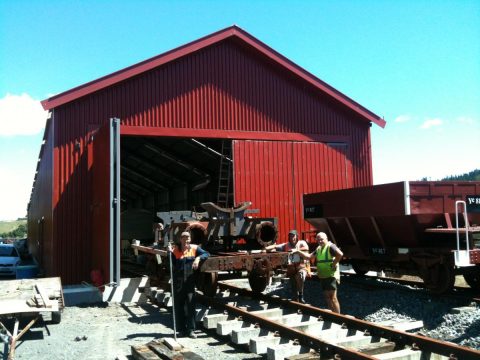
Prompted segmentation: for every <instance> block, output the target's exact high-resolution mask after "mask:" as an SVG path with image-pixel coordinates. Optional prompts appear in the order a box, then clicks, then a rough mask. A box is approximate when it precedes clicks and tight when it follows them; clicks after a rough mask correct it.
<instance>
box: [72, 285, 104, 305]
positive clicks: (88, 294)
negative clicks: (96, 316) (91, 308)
mask: <svg viewBox="0 0 480 360" xmlns="http://www.w3.org/2000/svg"><path fill="white" fill-rule="evenodd" d="M63 299H64V301H65V306H77V305H82V304H95V303H101V302H102V301H103V300H102V293H101V292H100V290H98V288H96V287H95V286H89V285H66V286H63Z"/></svg>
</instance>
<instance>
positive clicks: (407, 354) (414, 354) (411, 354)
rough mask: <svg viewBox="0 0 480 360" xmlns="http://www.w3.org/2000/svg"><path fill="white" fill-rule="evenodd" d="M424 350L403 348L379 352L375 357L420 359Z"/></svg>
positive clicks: (382, 358)
mask: <svg viewBox="0 0 480 360" xmlns="http://www.w3.org/2000/svg"><path fill="white" fill-rule="evenodd" d="M421 356H422V352H421V351H418V350H412V349H403V350H398V351H392V352H389V353H384V354H378V355H375V356H374V357H375V358H376V359H380V360H420V359H421Z"/></svg>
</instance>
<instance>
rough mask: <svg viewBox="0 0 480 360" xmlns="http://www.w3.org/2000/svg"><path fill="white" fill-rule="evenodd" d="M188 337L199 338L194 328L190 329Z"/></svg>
mask: <svg viewBox="0 0 480 360" xmlns="http://www.w3.org/2000/svg"><path fill="white" fill-rule="evenodd" d="M188 337H189V338H190V339H196V338H197V334H195V333H194V332H193V330H190V331H189V332H188Z"/></svg>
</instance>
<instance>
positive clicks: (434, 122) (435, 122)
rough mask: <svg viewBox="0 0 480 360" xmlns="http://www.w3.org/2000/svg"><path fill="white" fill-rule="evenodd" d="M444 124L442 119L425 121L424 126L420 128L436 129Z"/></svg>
mask: <svg viewBox="0 0 480 360" xmlns="http://www.w3.org/2000/svg"><path fill="white" fill-rule="evenodd" d="M442 124H443V120H442V119H438V118H436V119H427V120H425V122H424V123H423V124H422V126H420V129H430V128H431V127H435V126H440V125H442Z"/></svg>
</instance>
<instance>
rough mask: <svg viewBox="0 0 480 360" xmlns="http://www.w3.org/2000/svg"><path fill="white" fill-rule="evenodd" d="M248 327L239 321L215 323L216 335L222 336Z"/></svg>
mask: <svg viewBox="0 0 480 360" xmlns="http://www.w3.org/2000/svg"><path fill="white" fill-rule="evenodd" d="M248 326H250V324H247V323H246V322H244V321H240V320H226V321H220V322H218V323H217V334H218V335H222V336H226V335H230V334H231V333H232V331H233V330H237V329H241V328H242V327H248Z"/></svg>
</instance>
